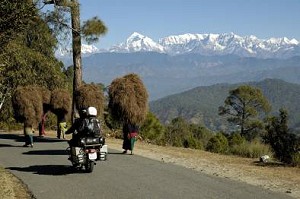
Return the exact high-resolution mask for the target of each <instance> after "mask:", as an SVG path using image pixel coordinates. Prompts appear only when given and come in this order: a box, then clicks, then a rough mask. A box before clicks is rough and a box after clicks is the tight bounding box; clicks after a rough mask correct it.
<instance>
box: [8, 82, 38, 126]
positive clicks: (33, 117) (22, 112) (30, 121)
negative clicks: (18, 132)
mask: <svg viewBox="0 0 300 199" xmlns="http://www.w3.org/2000/svg"><path fill="white" fill-rule="evenodd" d="M42 101H43V100H42V97H41V95H40V93H39V91H38V89H36V87H32V86H25V87H18V88H17V89H16V91H15V93H14V95H13V97H12V103H13V109H14V118H15V119H16V121H17V122H22V123H24V125H25V126H27V127H29V126H32V127H36V126H37V125H38V123H39V121H40V118H41V115H42V113H43V105H42V104H43V103H42Z"/></svg>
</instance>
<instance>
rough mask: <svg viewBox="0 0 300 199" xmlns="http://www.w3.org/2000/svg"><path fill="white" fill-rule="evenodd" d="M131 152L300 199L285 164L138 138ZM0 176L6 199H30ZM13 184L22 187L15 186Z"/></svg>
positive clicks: (293, 173) (299, 171) (293, 172)
mask: <svg viewBox="0 0 300 199" xmlns="http://www.w3.org/2000/svg"><path fill="white" fill-rule="evenodd" d="M47 136H49V137H55V134H54V133H47ZM106 143H107V145H108V148H109V149H116V150H120V151H121V150H122V140H118V139H112V138H107V139H106ZM134 154H136V155H140V156H143V157H147V158H150V159H154V160H158V161H162V162H165V163H172V164H176V165H180V166H183V167H186V168H189V169H194V170H196V171H198V172H202V173H205V174H209V175H214V176H218V177H222V178H229V179H232V180H236V181H240V182H245V183H248V184H251V185H255V186H260V187H263V188H265V189H269V190H272V191H275V192H281V193H285V194H288V195H289V196H292V197H294V198H298V199H300V168H293V167H284V166H282V165H278V164H269V165H263V164H261V163H259V162H258V160H257V159H250V158H240V157H237V156H228V155H219V154H215V153H209V152H206V151H200V150H193V149H184V148H176V147H162V146H156V145H151V144H147V143H143V142H141V141H138V142H136V146H135V150H134ZM108 158H109V155H108ZM0 179H1V180H0V195H2V196H3V192H1V190H2V191H3V190H4V193H5V194H7V195H8V196H7V197H4V198H5V199H14V198H26V199H27V198H32V196H31V194H30V193H29V192H26V185H24V184H22V182H21V181H19V180H18V179H17V178H16V177H14V176H13V175H12V174H10V173H9V172H7V171H3V169H2V170H1V168H0ZM3 180H4V181H3ZM25 183H26V182H25ZM3 184H7V186H6V187H4V188H3V187H2V186H1V185H3ZM14 187H21V188H17V189H15V188H14ZM18 194H19V196H18ZM20 194H23V197H20ZM17 196H18V197H17Z"/></svg>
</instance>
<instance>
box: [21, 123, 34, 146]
mask: <svg viewBox="0 0 300 199" xmlns="http://www.w3.org/2000/svg"><path fill="white" fill-rule="evenodd" d="M33 133H34V130H33V128H32V125H29V124H26V123H24V136H25V144H24V145H23V147H33Z"/></svg>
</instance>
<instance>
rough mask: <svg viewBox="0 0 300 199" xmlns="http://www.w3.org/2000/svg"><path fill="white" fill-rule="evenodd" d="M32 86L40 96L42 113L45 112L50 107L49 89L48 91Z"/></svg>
mask: <svg viewBox="0 0 300 199" xmlns="http://www.w3.org/2000/svg"><path fill="white" fill-rule="evenodd" d="M33 88H34V89H36V90H37V91H38V92H39V93H40V95H41V96H42V104H43V113H44V114H45V113H47V112H48V111H49V110H50V109H51V105H50V102H51V91H49V90H48V89H47V88H44V87H39V86H35V87H33Z"/></svg>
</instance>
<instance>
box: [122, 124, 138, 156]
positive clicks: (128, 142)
mask: <svg viewBox="0 0 300 199" xmlns="http://www.w3.org/2000/svg"><path fill="white" fill-rule="evenodd" d="M137 136H138V126H137V125H134V124H130V123H128V124H124V125H123V149H124V151H123V153H124V154H126V153H127V151H128V150H130V151H131V152H130V154H131V155H133V149H134V144H135V141H136V140H137Z"/></svg>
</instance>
